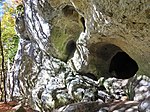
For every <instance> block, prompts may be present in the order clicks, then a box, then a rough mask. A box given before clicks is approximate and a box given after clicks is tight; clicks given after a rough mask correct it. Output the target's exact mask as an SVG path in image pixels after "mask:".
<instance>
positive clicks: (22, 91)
mask: <svg viewBox="0 0 150 112" xmlns="http://www.w3.org/2000/svg"><path fill="white" fill-rule="evenodd" d="M23 4H24V14H19V15H18V18H17V19H16V31H17V33H18V35H19V37H20V41H19V47H18V52H17V54H16V56H15V62H14V65H13V69H12V72H11V73H9V74H8V76H7V85H8V88H7V93H8V98H9V99H13V98H16V99H20V100H22V101H23V102H28V103H29V104H31V106H32V108H34V109H35V110H38V111H43V112H44V111H45V112H47V111H52V110H53V109H54V108H59V107H61V106H63V105H65V104H70V103H74V102H80V101H82V102H83V101H92V100H94V101H95V100H97V99H99V97H100V98H101V99H103V98H105V97H108V98H109V95H108V94H106V93H103V92H100V91H101V88H100V86H101V85H100V82H99V81H97V80H100V78H101V77H102V76H103V77H106V78H109V77H116V78H119V79H126V78H130V77H133V76H134V75H135V74H138V75H147V76H150V74H149V72H150V70H149V68H150V30H149V29H150V1H149V0H145V1H141V0H24V1H23Z"/></svg>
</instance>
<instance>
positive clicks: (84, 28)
mask: <svg viewBox="0 0 150 112" xmlns="http://www.w3.org/2000/svg"><path fill="white" fill-rule="evenodd" d="M80 21H81V23H82V25H83V31H84V32H85V30H86V27H85V19H84V17H81V18H80Z"/></svg>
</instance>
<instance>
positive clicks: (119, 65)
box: [109, 52, 138, 79]
mask: <svg viewBox="0 0 150 112" xmlns="http://www.w3.org/2000/svg"><path fill="white" fill-rule="evenodd" d="M137 71H138V65H137V63H136V62H135V61H134V60H133V59H132V58H131V57H130V56H129V55H128V54H127V53H125V52H118V53H116V55H114V56H113V57H112V59H111V62H110V66H109V72H110V73H114V75H115V76H114V77H116V78H119V79H128V78H130V77H133V76H134V75H135V74H136V72H137Z"/></svg>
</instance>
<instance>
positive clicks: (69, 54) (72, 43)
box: [66, 40, 76, 61]
mask: <svg viewBox="0 0 150 112" xmlns="http://www.w3.org/2000/svg"><path fill="white" fill-rule="evenodd" d="M75 49H76V42H75V41H74V40H70V41H68V43H67V45H66V54H67V59H66V61H68V59H69V58H71V57H72V56H73V54H74V52H75Z"/></svg>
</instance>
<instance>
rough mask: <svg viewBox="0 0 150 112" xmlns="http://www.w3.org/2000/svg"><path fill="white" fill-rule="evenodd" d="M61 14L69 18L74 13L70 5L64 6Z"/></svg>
mask: <svg viewBox="0 0 150 112" xmlns="http://www.w3.org/2000/svg"><path fill="white" fill-rule="evenodd" d="M62 12H63V14H64V15H65V16H71V15H73V14H74V12H76V10H75V8H74V7H73V6H71V5H66V6H65V7H64V8H63V9H62Z"/></svg>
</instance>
